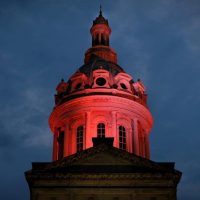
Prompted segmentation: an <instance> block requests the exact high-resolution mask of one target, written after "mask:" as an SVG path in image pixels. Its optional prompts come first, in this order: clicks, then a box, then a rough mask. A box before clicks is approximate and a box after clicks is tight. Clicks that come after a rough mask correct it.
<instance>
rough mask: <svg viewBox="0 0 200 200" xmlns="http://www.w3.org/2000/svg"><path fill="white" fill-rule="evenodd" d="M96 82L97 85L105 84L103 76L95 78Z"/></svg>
mask: <svg viewBox="0 0 200 200" xmlns="http://www.w3.org/2000/svg"><path fill="white" fill-rule="evenodd" d="M96 84H97V85H99V86H103V85H105V84H106V79H105V78H102V77H100V78H97V80H96Z"/></svg>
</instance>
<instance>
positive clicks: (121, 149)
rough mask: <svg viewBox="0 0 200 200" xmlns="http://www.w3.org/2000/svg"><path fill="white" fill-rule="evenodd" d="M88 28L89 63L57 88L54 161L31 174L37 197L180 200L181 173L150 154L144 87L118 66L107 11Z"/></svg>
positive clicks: (51, 122)
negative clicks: (111, 44)
mask: <svg viewBox="0 0 200 200" xmlns="http://www.w3.org/2000/svg"><path fill="white" fill-rule="evenodd" d="M90 33H91V36H92V46H91V48H89V49H88V50H87V51H86V53H85V59H84V64H83V65H82V66H81V67H80V68H79V69H78V70H77V71H76V72H75V73H74V74H73V75H72V76H71V77H70V78H69V80H68V81H65V80H63V79H62V80H61V82H60V83H59V84H58V86H57V87H56V95H55V106H54V108H53V111H52V113H51V115H50V117H49V125H50V129H51V131H52V133H53V162H50V163H33V165H32V170H30V171H27V172H26V173H25V175H26V179H27V181H28V184H29V188H30V196H31V199H32V200H40V199H44V200H47V199H49V200H62V199H70V200H76V199H80V200H86V199H90V200H92V199H94V200H96V199H109V200H111V199H112V200H114V199H115V200H117V199H123V200H124V199H127V200H128V199H129V200H133V199H137V200H140V199H141V200H143V199H147V200H148V199H149V200H158V199H159V200H160V199H161V200H162V199H163V200H167V199H176V187H177V184H178V182H179V180H180V177H181V173H180V172H179V171H176V170H175V169H174V163H156V162H153V161H151V160H149V159H150V149H149V133H150V130H151V128H152V125H153V118H152V115H151V113H150V111H149V109H148V106H147V94H146V91H145V86H144V84H143V83H142V81H141V80H137V81H135V80H133V78H132V77H131V75H129V74H127V73H126V72H125V71H124V70H123V68H122V67H120V66H119V65H118V63H117V54H116V52H115V50H114V49H112V48H111V47H110V42H109V37H110V34H111V28H110V27H109V24H108V20H107V19H105V18H104V17H103V15H102V11H101V10H100V13H99V16H98V17H97V18H96V19H95V20H94V21H93V25H92V27H91V29H90Z"/></svg>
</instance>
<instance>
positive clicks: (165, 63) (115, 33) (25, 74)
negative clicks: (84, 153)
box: [0, 0, 200, 200]
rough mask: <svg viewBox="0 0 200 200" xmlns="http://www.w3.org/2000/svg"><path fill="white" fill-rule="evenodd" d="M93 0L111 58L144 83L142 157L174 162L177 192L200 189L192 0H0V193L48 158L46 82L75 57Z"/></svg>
mask: <svg viewBox="0 0 200 200" xmlns="http://www.w3.org/2000/svg"><path fill="white" fill-rule="evenodd" d="M100 3H101V4H102V7H103V15H104V16H105V17H106V18H108V20H109V23H110V26H111V28H112V35H111V46H112V47H113V48H114V49H115V50H116V51H117V53H118V61H119V62H118V63H119V64H120V66H121V67H123V68H124V70H125V71H126V72H127V73H129V74H131V75H132V76H133V77H134V79H135V80H136V79H138V78H141V79H142V81H143V82H144V83H145V85H146V87H147V92H148V94H149V101H148V102H149V107H150V110H151V112H152V115H153V117H154V127H153V130H152V131H151V136H150V140H151V141H150V143H151V146H150V147H151V159H152V160H154V161H166V162H167V161H175V162H176V168H177V169H179V170H180V171H182V172H183V176H182V179H181V182H180V184H179V186H178V199H181V200H188V199H190V200H197V199H200V194H199V188H200V145H199V144H200V131H199V125H200V123H199V120H200V106H199V105H200V89H199V88H200V78H199V75H200V59H199V58H200V37H199V36H200V1H198V0H179V1H178V0H152V1H149V0H142V1H139V0H138V1H136V0H135V1H134V0H109V1H108V0H107V1H106V0H101V1H98V0H68V1H67V0H34V1H32V0H9V1H7V0H0V92H1V98H0V110H1V112H0V160H1V162H0V169H1V183H0V184H1V187H0V199H2V200H13V199H16V197H17V199H20V200H26V199H28V198H29V191H28V186H27V183H26V181H25V178H24V171H26V170H28V169H30V168H31V162H33V161H51V151H52V134H51V133H50V130H49V127H48V116H49V114H50V112H51V110H52V108H53V104H54V100H53V95H54V93H55V87H56V85H57V84H58V82H59V81H60V79H61V78H64V79H68V78H69V76H70V75H71V74H72V73H73V72H75V71H76V70H77V68H78V67H80V66H81V65H82V64H83V58H84V52H85V51H86V50H87V49H88V48H89V47H90V45H91V37H90V34H89V29H90V27H91V25H92V20H93V19H95V17H96V16H97V14H98V10H99V5H100Z"/></svg>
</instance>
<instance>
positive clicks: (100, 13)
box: [99, 4, 102, 16]
mask: <svg viewBox="0 0 200 200" xmlns="http://www.w3.org/2000/svg"><path fill="white" fill-rule="evenodd" d="M99 16H102V7H101V4H100V10H99Z"/></svg>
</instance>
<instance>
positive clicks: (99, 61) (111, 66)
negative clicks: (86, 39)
mask: <svg viewBox="0 0 200 200" xmlns="http://www.w3.org/2000/svg"><path fill="white" fill-rule="evenodd" d="M97 69H105V70H107V71H109V72H110V73H111V74H112V75H113V76H116V75H117V74H118V73H120V72H124V70H123V69H122V68H121V67H120V66H119V65H118V64H116V63H113V62H110V61H107V60H105V59H103V58H101V57H98V56H96V55H95V54H93V55H92V56H91V58H90V61H89V63H88V64H84V65H83V66H81V67H80V68H79V70H78V71H79V72H81V73H84V74H85V75H86V76H89V75H90V74H91V72H92V71H94V70H97Z"/></svg>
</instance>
